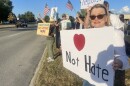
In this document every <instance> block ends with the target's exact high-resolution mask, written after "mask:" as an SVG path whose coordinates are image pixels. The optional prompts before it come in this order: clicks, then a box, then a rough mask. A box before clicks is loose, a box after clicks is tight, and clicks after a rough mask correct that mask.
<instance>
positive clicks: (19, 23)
mask: <svg viewBox="0 0 130 86" xmlns="http://www.w3.org/2000/svg"><path fill="white" fill-rule="evenodd" d="M15 25H16V27H17V28H18V27H28V24H27V22H25V21H17V22H16V24H15Z"/></svg>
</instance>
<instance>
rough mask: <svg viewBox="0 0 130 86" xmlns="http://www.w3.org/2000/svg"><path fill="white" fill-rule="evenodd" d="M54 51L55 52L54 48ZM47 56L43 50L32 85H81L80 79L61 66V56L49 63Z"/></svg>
mask: <svg viewBox="0 0 130 86" xmlns="http://www.w3.org/2000/svg"><path fill="white" fill-rule="evenodd" d="M54 51H55V52H54V53H57V51H56V48H54ZM47 57H48V54H47V51H45V54H44V58H43V61H42V64H41V66H40V70H39V71H38V74H37V78H36V79H35V83H34V86H82V79H81V78H80V77H78V76H77V75H76V74H73V73H72V72H70V71H69V70H67V69H66V68H64V67H63V63H62V57H61V56H58V57H57V58H56V59H55V61H53V62H50V63H48V62H47Z"/></svg>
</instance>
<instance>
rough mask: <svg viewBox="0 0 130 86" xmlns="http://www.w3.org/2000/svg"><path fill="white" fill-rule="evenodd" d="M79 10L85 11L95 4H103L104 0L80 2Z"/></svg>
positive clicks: (82, 0) (83, 0)
mask: <svg viewBox="0 0 130 86" xmlns="http://www.w3.org/2000/svg"><path fill="white" fill-rule="evenodd" d="M80 2H81V3H80V4H81V9H86V8H88V7H90V6H93V5H95V4H103V3H104V0H80Z"/></svg>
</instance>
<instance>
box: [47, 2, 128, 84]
mask: <svg viewBox="0 0 130 86" xmlns="http://www.w3.org/2000/svg"><path fill="white" fill-rule="evenodd" d="M86 13H87V15H86V16H85V17H84V18H81V17H80V14H79V13H77V15H76V18H75V21H74V22H72V21H71V19H70V17H69V16H68V15H66V14H63V15H62V19H61V20H60V19H58V20H57V21H50V23H51V26H50V32H49V36H48V37H47V48H48V58H47V61H48V62H52V61H54V60H55V58H56V57H57V56H59V55H62V52H61V51H62V46H61V42H60V31H61V30H71V29H83V28H85V29H89V28H101V27H107V26H113V27H114V28H115V29H114V32H115V35H114V39H115V41H114V62H113V64H112V66H113V70H115V81H114V82H115V83H114V86H125V70H126V69H128V67H129V62H128V56H127V55H126V52H125V42H124V29H125V24H124V20H123V17H124V15H122V14H121V15H120V16H117V15H115V14H113V13H112V12H110V11H109V3H108V2H107V1H104V4H96V5H94V6H92V7H89V8H88V9H86ZM55 39H56V40H55ZM54 41H56V48H57V49H58V50H59V52H58V53H57V54H55V55H54V53H53V44H54ZM118 47H120V48H118ZM83 86H94V85H92V84H90V83H89V82H88V81H86V80H83Z"/></svg>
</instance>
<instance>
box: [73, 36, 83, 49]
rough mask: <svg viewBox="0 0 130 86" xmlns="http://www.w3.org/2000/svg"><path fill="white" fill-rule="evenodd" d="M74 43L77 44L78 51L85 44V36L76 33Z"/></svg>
mask: <svg viewBox="0 0 130 86" xmlns="http://www.w3.org/2000/svg"><path fill="white" fill-rule="evenodd" d="M73 40H74V44H75V46H76V48H77V49H78V51H81V50H82V49H83V47H84V44H85V37H84V35H83V34H79V35H78V34H75V35H74V38H73Z"/></svg>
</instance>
